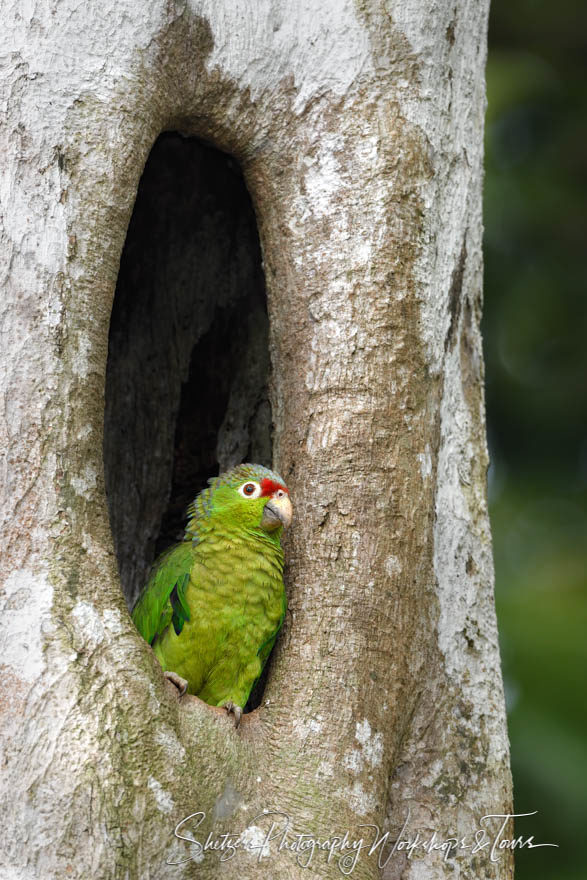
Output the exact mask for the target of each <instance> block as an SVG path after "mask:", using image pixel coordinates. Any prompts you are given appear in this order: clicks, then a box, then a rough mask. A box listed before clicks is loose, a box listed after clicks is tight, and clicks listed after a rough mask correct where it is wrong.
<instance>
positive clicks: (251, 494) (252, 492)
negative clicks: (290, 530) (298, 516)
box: [186, 464, 293, 537]
mask: <svg viewBox="0 0 587 880" xmlns="http://www.w3.org/2000/svg"><path fill="white" fill-rule="evenodd" d="M208 483H209V486H208V488H207V489H204V490H203V491H202V492H200V494H199V495H198V496H197V498H196V499H195V501H194V503H193V504H191V505H190V507H189V508H188V517H189V522H188V527H187V530H186V532H187V534H193V535H196V534H197V533H198V532H199V531H200V528H198V526H201V525H203V523H204V521H207V522H208V523H209V524H210V525H212V524H213V523H215V522H222V524H223V525H224V526H228V527H230V528H235V529H261V530H262V531H264V532H267V533H268V534H273V535H275V536H276V537H277V536H278V535H279V534H281V530H282V529H284V528H287V527H288V526H289V524H290V523H291V519H292V512H293V511H292V506H291V501H290V499H289V490H288V488H287V486H286V485H285V483H284V481H283V480H282V479H281V477H280V476H279V474H276V473H275V472H274V471H271V470H269V468H266V467H263V466H262V465H260V464H239V465H237V467H234V468H232V469H231V470H229V471H226V473H224V474H220V476H219V477H213V478H212V479H211V480H208Z"/></svg>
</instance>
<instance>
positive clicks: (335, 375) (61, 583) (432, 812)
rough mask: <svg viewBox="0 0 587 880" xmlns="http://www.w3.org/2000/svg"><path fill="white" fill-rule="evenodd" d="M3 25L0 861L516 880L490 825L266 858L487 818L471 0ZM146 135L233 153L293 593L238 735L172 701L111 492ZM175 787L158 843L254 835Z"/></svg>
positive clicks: (147, 11) (487, 566) (179, 873)
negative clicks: (129, 261)
mask: <svg viewBox="0 0 587 880" xmlns="http://www.w3.org/2000/svg"><path fill="white" fill-rule="evenodd" d="M3 21H4V22H5V27H4V29H3V30H4V33H3V40H4V42H5V43H6V45H5V47H4V50H5V51H4V53H3V57H4V64H3V108H4V113H5V124H4V126H3V129H2V155H3V156H4V175H3V178H2V183H1V189H0V198H1V200H2V206H3V225H2V228H1V230H0V235H1V239H0V241H1V252H2V257H3V270H2V276H3V281H4V287H5V293H4V296H3V299H2V305H1V307H0V308H1V319H2V320H1V326H2V342H1V345H0V361H1V363H2V367H3V371H2V372H3V379H2V385H1V391H2V399H3V404H2V419H1V431H2V434H1V436H0V448H2V451H3V462H2V486H3V489H2V491H3V495H2V543H1V545H0V546H1V547H2V567H1V577H2V592H1V593H0V601H1V603H2V621H3V625H2V632H1V635H0V644H1V648H2V658H3V659H2V663H3V672H4V674H3V676H2V701H1V705H2V722H1V723H2V728H1V731H2V732H1V735H2V754H3V776H2V784H1V790H2V798H3V814H2V815H3V819H4V821H3V830H4V854H3V857H2V858H3V871H4V874H3V876H4V875H6V876H10V877H11V878H12V877H14V878H19V880H20V878H23V880H24V878H29V877H30V878H33V877H34V878H39V877H43V878H52V877H72V878H77V877H79V878H87V877H104V878H107V877H115V878H119V877H120V878H123V877H130V878H157V880H161V878H175V877H196V876H198V877H202V878H213V877H216V876H218V875H220V874H222V876H226V877H232V876H234V877H243V876H244V877H247V878H255V877H266V876H271V877H276V878H277V877H279V878H281V877H283V878H294V877H306V876H308V870H309V871H310V872H311V873H315V874H316V875H318V876H333V877H334V876H340V875H341V869H342V868H345V864H346V868H345V870H347V869H348V870H350V869H351V868H352V876H353V877H355V878H375V877H380V876H383V877H385V878H388V880H389V878H399V877H401V878H404V880H412V878H413V880H415V878H417V877H422V876H425V877H426V878H443V877H445V876H447V877H448V876H451V877H453V878H454V877H455V876H458V877H463V878H479V877H491V878H505V877H509V876H511V872H512V868H511V859H510V857H509V855H506V854H504V853H503V852H502V851H500V852H499V859H498V860H497V861H493V860H492V859H491V854H490V850H489V849H488V848H487V847H484V848H482V849H480V851H479V852H477V853H475V854H473V853H472V852H471V850H461V849H457V850H455V851H452V852H450V853H448V854H446V853H445V852H444V851H442V850H440V851H438V850H437V851H431V852H425V851H423V850H422V849H419V850H416V851H414V853H413V854H412V856H411V857H410V858H408V855H407V854H406V852H405V851H396V852H395V853H393V854H392V855H391V856H390V858H389V860H388V861H387V864H386V865H385V867H383V868H382V867H381V866H380V865H379V864H378V857H379V856H380V850H377V851H376V852H375V853H372V854H369V852H368V849H364V850H362V851H361V852H360V853H359V854H358V857H357V859H356V864H355V865H354V867H353V865H352V859H351V861H349V862H347V863H343V862H341V861H340V858H341V856H340V853H336V852H335V853H334V854H333V855H332V857H331V858H330V860H329V859H328V853H327V852H325V851H324V850H316V851H315V852H314V853H313V854H312V853H310V854H311V855H312V858H311V861H310V865H309V868H303V867H302V866H301V865H302V864H303V863H305V862H306V861H307V859H308V851H306V852H305V855H303V856H301V857H300V854H299V853H296V852H292V851H291V850H290V849H288V848H287V847H285V846H282V847H281V848H280V847H279V842H280V841H279V840H278V839H277V838H275V839H274V840H273V841H271V842H270V843H269V844H267V846H266V847H265V849H263V848H261V849H259V845H260V844H261V843H262V841H263V838H264V835H265V834H266V832H267V830H268V828H269V827H270V825H271V821H272V819H271V816H267V815H265V816H264V815H263V811H264V810H268V811H279V813H280V814H282V816H284V815H286V816H288V817H289V818H290V821H291V826H292V827H291V831H290V832H289V837H288V840H289V842H290V843H291V842H292V840H293V839H294V836H295V834H296V833H297V832H306V833H308V834H311V835H312V836H313V837H314V838H320V839H322V840H324V839H328V838H332V837H333V836H334V835H335V834H337V833H344V831H346V830H348V832H349V838H350V839H355V840H357V839H359V838H360V837H364V838H365V840H369V841H370V840H371V839H372V836H373V833H372V829H371V830H369V829H367V830H365V828H361V826H364V825H365V824H369V823H370V824H372V825H376V826H378V828H379V829H381V832H382V833H383V832H385V831H389V832H390V838H392V839H393V838H395V837H396V835H398V834H399V833H400V831H401V829H402V826H403V825H404V822H406V820H407V826H406V831H405V834H408V833H409V832H411V835H412V837H413V836H414V835H415V833H416V830H417V831H419V832H420V835H421V836H422V837H426V836H430V835H432V834H433V832H436V834H437V838H438V840H439V841H442V840H444V839H446V838H452V837H457V838H461V837H468V838H469V839H471V838H472V837H473V836H474V834H475V831H476V829H477V828H478V827H479V822H480V820H481V818H482V817H483V816H485V815H486V814H501V813H508V812H511V782H510V774H509V766H508V760H509V756H508V744H507V733H506V725H505V713H504V705H503V692H502V684H501V677H500V669H499V653H498V645H497V631H496V623H495V613H494V607H493V596H492V563H491V545H490V536H489V527H488V518H487V507H486V498H485V472H486V467H487V453H486V445H485V426H484V411H483V396H482V381H483V373H482V356H481V342H480V335H479V319H480V308H481V305H480V304H481V267H482V259H481V178H482V131H483V112H484V87H483V70H484V61H485V40H486V25H487V4H486V3H485V2H475V3H472V2H468V0H450V2H448V0H440V2H435V3H432V2H431V0H402V2H401V3H400V2H387V3H385V2H376V0H364V2H360V3H354V4H353V3H351V2H345V0H338V2H335V0H327V2H324V3H320V4H316V5H312V4H304V3H302V2H301V0H294V2H289V3H285V2H278V0H274V2H269V0H263V2H261V3H247V2H245V0H236V2H233V3H229V4H228V3H227V4H219V3H217V2H216V3H214V2H212V0H189V2H173V0H169V2H166V3H162V2H155V0H145V2H144V3H142V4H140V8H139V7H138V6H137V5H136V4H132V3H130V2H124V0H123V2H121V0H116V2H113V0H103V2H102V3H100V4H91V5H87V4H82V5H79V4H75V3H72V2H71V0H56V2H55V3H53V4H52V6H51V7H49V6H41V5H36V4H24V5H23V4H22V3H18V4H17V3H16V2H15V0H5V3H4V9H3ZM162 131H179V132H181V133H182V134H184V135H190V136H197V137H199V138H203V139H204V140H205V141H206V142H207V143H209V144H213V145H215V146H216V147H218V148H220V149H221V150H223V151H225V152H226V153H229V154H230V155H232V156H234V157H235V158H236V160H237V161H238V162H239V163H240V166H241V168H242V170H243V174H244V178H245V181H246V184H247V187H248V189H249V192H250V195H251V198H252V201H253V205H254V208H255V213H256V218H257V223H258V228H259V234H260V241H261V248H262V252H263V259H264V270H265V283H266V288H267V305H268V316H269V351H270V356H271V370H272V375H271V381H270V396H271V405H272V414H273V423H274V440H273V461H274V465H275V467H276V469H278V470H279V471H280V472H281V473H282V475H283V476H284V477H285V479H286V481H287V482H288V485H289V487H290V490H291V495H292V499H293V501H294V505H295V512H296V518H295V521H294V526H293V527H292V530H291V536H290V537H289V538H288V540H287V542H286V557H287V563H288V573H287V589H288V595H289V604H290V612H291V613H290V615H289V617H288V620H287V625H286V628H285V632H284V633H283V635H282V636H281V638H280V640H279V643H278V646H277V650H276V655H275V657H274V659H273V663H272V666H271V672H270V676H269V680H268V682H267V687H266V690H265V693H264V696H263V702H262V704H261V706H260V707H259V709H257V710H256V711H254V712H252V713H250V714H248V715H246V716H245V717H244V719H243V722H242V724H241V727H240V728H239V729H238V730H235V729H234V726H233V724H232V722H231V721H230V720H229V719H228V718H226V717H224V716H223V714H221V713H218V712H215V711H214V710H212V709H211V708H210V707H207V706H206V705H204V704H202V703H201V702H200V701H199V700H197V699H196V698H193V697H184V698H183V699H182V700H181V701H178V699H177V696H176V693H175V691H174V688H173V686H172V685H170V684H168V683H165V681H164V679H163V677H162V674H161V670H160V668H159V666H158V664H157V661H156V660H155V659H154V657H153V654H152V652H151V650H150V648H148V647H147V645H146V644H145V643H144V642H143V641H142V640H141V638H140V637H139V636H138V634H137V633H136V631H135V629H134V627H133V625H132V622H131V620H130V617H129V614H128V611H127V606H126V603H125V601H124V598H123V593H122V589H121V582H120V578H119V573H118V565H117V560H116V556H115V550H114V539H113V535H112V530H111V527H110V521H109V515H108V509H107V502H106V491H105V477H104V461H106V468H107V469H109V468H111V467H112V461H113V460H114V459H115V458H116V452H117V443H122V442H123V441H122V440H120V441H116V442H115V443H114V447H113V448H112V447H110V452H109V451H108V450H109V446H108V444H109V443H112V437H111V435H110V434H108V430H109V429H107V437H106V445H105V458H104V457H103V433H104V412H105V398H104V388H105V382H106V373H107V361H108V339H109V330H110V319H111V311H112V303H113V297H114V292H115V288H116V282H117V273H118V268H119V261H120V257H121V253H122V249H123V245H124V242H125V237H126V234H127V229H128V227H129V221H130V217H131V212H132V208H133V204H134V200H135V196H136V193H137V187H138V184H139V179H140V176H141V173H142V171H143V167H144V165H145V162H146V160H147V156H148V154H149V151H150V149H151V147H152V145H153V143H154V142H155V140H156V138H157V136H158V135H159V134H160V133H161V132H162ZM178 258H179V257H178ZM194 307H195V308H197V303H196V304H195V306H194ZM197 320H200V322H201V326H202V327H204V325H205V324H206V319H205V318H203V317H202V315H201V314H200V317H199V318H198V319H197ZM196 323H197V322H196ZM198 332H199V331H198ZM178 351H179V349H178ZM182 357H184V356H183V355H182V356H181V357H180V356H179V354H178V363H177V364H176V366H175V368H174V369H175V372H176V378H177V381H178V382H181V376H182V371H183V373H185V369H186V366H185V358H184V360H183V361H182V364H183V365H182V364H180V363H179V361H180V360H181V359H182ZM255 381H256V380H255ZM253 384H254V383H253ZM251 387H252V386H251ZM174 407H175V409H174ZM176 410H177V406H176V404H173V405H171V406H170V409H169V413H170V415H169V418H172V417H173V412H175V411H176ZM265 421H266V419H265ZM108 424H109V422H108V419H107V426H108ZM264 424H265V422H264ZM167 429H168V434H169V435H171V433H172V430H171V429H170V426H169V425H168V426H167ZM223 436H224V435H223ZM224 442H225V441H222V443H224ZM226 442H227V441H226ZM165 443H166V444H167V446H166V447H165V450H166V451H165V455H167V454H168V452H169V443H171V440H170V439H169V438H168V439H167V440H166V441H165ZM222 443H220V447H222V449H225V448H228V447H227V446H226V444H225V446H222ZM237 446H238V444H237ZM261 446H262V444H261ZM220 447H219V448H220ZM259 448H261V447H259ZM143 452H144V450H142V451H141V455H142V454H143ZM125 454H126V455H127V456H128V452H126V453H125ZM222 454H224V453H222ZM227 455H228V453H227ZM219 460H220V452H219ZM165 461H166V462H167V464H165V463H164V466H165V467H166V468H169V459H168V458H167V459H165ZM108 473H109V474H110V471H109V470H108ZM166 473H168V471H166ZM153 474H154V472H153ZM137 479H138V478H137ZM167 480H169V476H168V477H167ZM115 482H116V481H113V485H114V489H113V490H112V491H111V495H112V496H113V497H114V496H115V495H116V486H115ZM164 483H165V480H162V484H164ZM168 486H169V483H168V482H167V485H161V486H160V487H159V488H158V489H157V491H156V493H155V495H156V503H157V504H159V505H161V504H162V503H164V502H163V501H162V499H163V496H164V495H165V492H166V491H167V490H168ZM114 506H115V507H116V502H115V505H114ZM111 509H112V505H111ZM116 509H120V508H116ZM134 510H135V512H134V514H132V515H134V516H138V515H139V514H138V513H137V510H140V508H138V507H137V508H134ZM113 516H114V518H113V524H114V528H115V531H116V536H115V537H116V541H117V547H119V545H120V546H125V547H127V548H128V546H129V541H128V540H127V539H121V538H120V534H121V532H120V529H121V528H122V526H119V525H116V524H115V522H116V514H114V515H113ZM149 516H151V513H149ZM155 519H156V517H155ZM152 531H153V528H152V526H149V527H148V528H147V526H145V527H144V529H143V532H141V534H142V538H141V540H142V541H143V542H144V543H143V545H142V546H144V547H147V545H148V543H149V541H150V540H151V541H152ZM149 535H150V536H151V537H149ZM145 552H146V550H145ZM136 555H137V556H138V557H139V558H137V559H136V560H135V561H134V563H132V565H130V568H129V569H128V571H129V572H131V574H132V573H136V571H137V568H138V567H140V566H141V565H144V564H145V559H144V557H143V555H142V552H138V553H137V554H136ZM119 557H120V549H119ZM121 570H123V571H124V570H125V569H124V568H123V566H122V564H121ZM132 576H133V577H134V574H132ZM129 577H131V575H129ZM125 581H126V575H125ZM124 586H126V588H127V589H129V592H132V590H130V588H129V587H128V584H126V583H125V585H124ZM133 589H134V587H133ZM199 811H201V812H203V813H205V820H204V821H203V823H202V825H200V827H199V828H198V829H197V831H195V830H194V829H195V824H196V820H191V822H189V823H187V824H186V825H185V826H184V830H183V831H182V832H180V833H182V834H184V835H186V836H187V833H188V831H190V833H195V834H196V836H197V837H198V839H199V840H201V841H203V840H204V839H205V837H206V834H207V833H208V832H212V834H213V835H214V836H215V837H216V838H218V836H219V835H221V834H222V833H228V832H231V833H234V834H235V835H238V833H239V832H244V837H241V842H242V841H249V843H252V844H253V846H252V848H251V851H250V852H246V851H244V849H243V848H240V849H238V851H237V852H236V854H235V855H234V857H233V858H231V859H227V860H225V861H220V860H219V856H218V853H215V852H211V851H208V852H206V853H200V852H199V851H198V850H197V847H195V846H191V847H190V845H189V844H188V843H186V841H185V840H181V839H178V838H177V837H176V836H174V829H175V828H176V826H177V824H178V823H179V822H180V821H181V820H182V819H184V818H186V817H188V816H190V815H191V814H194V813H197V812H199ZM280 821H282V820H280ZM492 821H493V824H491V823H490V824H489V825H488V828H490V829H491V831H492V832H493V830H494V829H495V828H496V825H495V820H492ZM497 825H499V822H498V823H497ZM255 845H257V848H256V849H255ZM386 849H387V852H388V853H389V850H390V845H389V844H388V846H387V848H386ZM351 856H352V852H351V853H350V855H349V858H351ZM384 858H385V854H384V856H383V857H382V859H381V861H383V860H384ZM181 859H189V861H185V862H184V863H183V864H182V865H173V864H169V863H170V862H174V861H175V862H177V861H179V860H181Z"/></svg>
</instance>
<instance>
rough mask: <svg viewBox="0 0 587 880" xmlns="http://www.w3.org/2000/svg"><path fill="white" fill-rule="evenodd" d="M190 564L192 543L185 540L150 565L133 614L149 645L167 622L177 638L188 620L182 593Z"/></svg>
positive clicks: (165, 626) (188, 612)
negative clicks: (148, 574) (149, 572)
mask: <svg viewBox="0 0 587 880" xmlns="http://www.w3.org/2000/svg"><path fill="white" fill-rule="evenodd" d="M193 562H194V558H193V548H192V542H191V541H184V542H183V543H181V544H176V545H175V547H172V548H171V549H170V550H166V551H165V553H163V554H162V555H161V556H160V557H159V559H157V561H156V562H155V564H154V565H153V568H152V569H151V574H150V576H149V580H148V581H147V583H146V585H145V587H144V588H143V591H142V592H141V594H140V596H139V598H138V599H137V601H136V603H135V607H134V608H133V611H132V619H133V622H134V624H135V626H136V628H137V629H138V631H139V632H140V634H141V635H142V637H143V638H144V639H145V641H147V642H148V643H149V644H150V645H152V644H153V642H154V641H155V639H156V638H157V636H160V635H161V634H162V632H163V631H164V630H165V629H166V628H167V627H168V626H169V624H170V623H173V628H174V629H175V632H176V633H177V634H178V635H179V633H180V632H181V630H182V628H183V625H184V623H185V621H186V620H189V619H190V610H189V606H188V604H187V601H186V597H185V590H186V587H187V585H188V583H189V579H190V570H191V567H192V565H193Z"/></svg>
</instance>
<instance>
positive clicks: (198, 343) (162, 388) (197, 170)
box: [104, 133, 271, 708]
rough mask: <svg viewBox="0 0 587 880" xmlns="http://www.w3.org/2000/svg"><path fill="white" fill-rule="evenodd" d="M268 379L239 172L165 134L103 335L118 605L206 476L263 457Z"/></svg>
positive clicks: (264, 326) (249, 213) (251, 225)
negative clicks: (105, 338) (105, 336)
mask: <svg viewBox="0 0 587 880" xmlns="http://www.w3.org/2000/svg"><path fill="white" fill-rule="evenodd" d="M268 376H269V348H268V319H267V309H266V298H265V284H264V276H263V268H262V261H261V250H260V245H259V236H258V232H257V225H256V220H255V214H254V211H253V207H252V204H251V200H250V197H249V194H248V192H247V189H246V186H245V183H244V179H243V176H242V173H241V171H240V169H239V167H238V164H237V163H236V162H235V161H234V160H233V159H232V158H231V157H230V156H228V155H226V154H224V153H222V152H220V151H219V150H216V149H214V148H212V147H210V146H208V145H205V144H203V143H202V142H200V141H198V140H196V139H194V138H185V137H182V136H180V135H179V134H176V133H164V134H162V135H161V136H160V137H159V138H158V140H157V141H156V143H155V144H154V146H153V149H152V150H151V153H150V156H149V158H148V161H147V164H146V166H145V170H144V172H143V175H142V178H141V181H140V184H139V188H138V193H137V198H136V202H135V207H134V211H133V215H132V218H131V221H130V225H129V228H128V233H127V238H126V242H125V245H124V250H123V253H122V257H121V261H120V271H119V275H118V283H117V287H116V295H115V299H114V305H113V309H112V317H111V323H110V336H109V345H108V366H107V374H106V408H105V424H104V466H105V479H106V493H107V498H108V508H109V513H110V523H111V527H112V533H113V537H114V544H115V549H116V554H117V558H118V565H119V570H120V576H121V582H122V587H123V590H124V594H125V597H126V600H127V602H128V604H129V607H132V605H133V603H134V601H135V599H136V597H137V595H138V593H139V591H140V589H141V587H142V586H143V584H144V582H145V578H146V575H147V574H148V570H149V568H150V565H151V564H152V562H153V560H154V558H155V557H156V555H158V554H159V553H160V552H161V551H162V550H164V549H165V548H166V547H168V546H169V545H170V544H172V543H174V542H175V541H176V540H178V539H179V538H181V536H182V534H183V524H184V513H185V509H186V507H187V505H188V503H189V502H190V501H191V500H192V499H193V497H194V496H195V495H196V494H197V492H198V491H199V490H200V489H202V488H203V487H204V486H205V485H206V481H207V479H208V478H209V477H211V476H214V475H216V474H218V473H219V472H221V471H223V470H226V468H228V467H231V466H232V465H234V464H237V463H238V462H240V461H246V460H248V461H255V462H258V463H260V464H265V465H267V466H271V408H270V404H269V399H268V394H267V382H268ZM249 708H250V707H249Z"/></svg>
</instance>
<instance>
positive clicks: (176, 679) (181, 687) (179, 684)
mask: <svg viewBox="0 0 587 880" xmlns="http://www.w3.org/2000/svg"><path fill="white" fill-rule="evenodd" d="M163 675H164V676H165V678H166V679H167V680H168V681H170V682H171V683H172V684H174V685H175V687H176V688H177V689H178V691H179V696H180V697H183V695H184V694H185V692H186V691H187V689H188V682H187V681H186V680H185V678H182V677H181V675H178V674H177V672H169V671H168V670H165V672H164V673H163Z"/></svg>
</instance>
